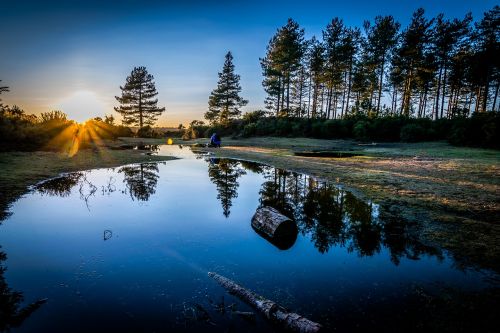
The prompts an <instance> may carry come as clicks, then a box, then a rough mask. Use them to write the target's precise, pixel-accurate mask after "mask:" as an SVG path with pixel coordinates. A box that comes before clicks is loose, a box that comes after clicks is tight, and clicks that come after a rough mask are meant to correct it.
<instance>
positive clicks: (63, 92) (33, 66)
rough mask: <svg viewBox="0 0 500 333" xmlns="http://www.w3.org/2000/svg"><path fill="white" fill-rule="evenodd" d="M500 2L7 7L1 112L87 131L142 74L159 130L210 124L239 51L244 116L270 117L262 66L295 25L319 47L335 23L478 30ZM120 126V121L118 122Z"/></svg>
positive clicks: (1, 19)
mask: <svg viewBox="0 0 500 333" xmlns="http://www.w3.org/2000/svg"><path fill="white" fill-rule="evenodd" d="M495 5H498V1H491V0H386V1H382V0H380V1H376V0H371V1H369V0H358V1H355V0H351V1H344V0H343V1H335V0H330V1H315V0H307V1H295V0H288V1H281V0H271V1H269V0H266V1H261V0H253V1H252V0H248V1H237V0H233V1H226V0H219V1H210V0H206V1H190V0H183V1H182V3H177V2H170V1H148V0H121V1H111V0H109V1H96V0H86V1H80V0H65V1H50V0H46V1H23V0H16V1H12V0H10V1H9V0H0V80H2V82H1V84H2V85H7V86H9V87H10V92H9V93H5V94H2V96H1V98H2V102H3V103H4V104H8V105H18V106H20V107H21V108H23V109H24V110H25V111H27V112H28V113H40V112H45V111H50V110H55V109H58V110H62V111H64V112H66V113H67V114H68V115H69V118H71V119H74V120H77V121H85V120H86V119H88V118H92V117H95V116H101V117H102V116H104V114H111V113H113V107H114V106H117V101H116V100H115V98H114V96H117V95H120V88H119V87H120V85H123V84H124V83H125V79H126V77H127V76H128V75H129V74H130V72H131V70H132V69H133V68H134V66H146V68H147V69H148V71H149V73H151V74H153V75H154V77H155V82H156V88H157V90H158V92H159V94H158V96H157V97H158V100H159V105H160V106H165V107H166V112H165V113H164V114H163V115H162V116H161V117H160V119H159V120H158V123H157V124H158V125H159V126H177V125H178V124H180V123H183V124H188V123H189V122H190V121H191V120H193V119H203V114H204V113H205V112H206V110H207V107H208V106H207V105H208V96H209V95H210V92H211V91H212V90H213V89H214V88H215V86H216V84H217V79H218V76H217V73H218V72H219V71H220V70H221V68H222V65H223V63H224V55H225V54H226V53H227V51H231V52H232V53H233V56H234V64H235V67H236V73H237V74H239V75H240V76H241V81H240V82H241V86H242V93H241V95H242V97H244V98H245V99H248V100H249V103H248V105H247V106H245V107H244V108H243V111H251V110H257V109H261V108H264V99H265V92H264V90H263V88H262V84H261V83H262V73H261V67H260V62H259V58H262V57H264V56H265V52H266V46H267V43H268V42H269V39H270V38H271V37H272V36H273V34H274V33H275V32H276V30H277V29H278V28H279V27H281V26H283V25H284V24H285V23H286V21H287V19H288V18H289V17H291V18H293V19H294V20H296V21H297V22H298V23H299V24H300V26H301V27H302V28H304V29H305V32H306V37H307V38H310V37H312V36H313V35H315V36H317V37H320V36H321V31H322V30H323V29H324V28H325V27H326V25H327V24H328V22H329V21H331V19H332V18H334V17H339V18H341V19H343V21H344V23H345V24H346V25H348V26H358V27H361V26H362V24H363V21H364V20H373V19H374V17H375V16H377V15H393V16H394V17H395V18H396V20H398V21H399V22H400V23H401V24H402V26H403V27H405V26H406V25H407V23H408V22H409V19H410V17H411V14H412V13H413V11H414V10H415V9H417V8H419V7H423V8H424V9H425V10H426V15H427V16H429V17H433V16H435V15H437V14H438V13H441V12H442V13H444V14H445V16H446V17H448V18H455V17H458V18H462V17H463V16H464V15H465V14H466V13H467V12H469V11H470V12H472V15H473V17H474V20H480V19H481V18H482V16H483V13H484V12H485V11H487V10H489V9H491V8H493V6H495ZM114 115H115V117H118V119H120V117H119V116H118V115H117V114H114Z"/></svg>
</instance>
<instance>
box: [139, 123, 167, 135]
mask: <svg viewBox="0 0 500 333" xmlns="http://www.w3.org/2000/svg"><path fill="white" fill-rule="evenodd" d="M137 136H138V137H139V138H161V137H163V135H162V134H161V133H159V132H157V131H155V130H154V129H153V128H152V127H151V126H149V125H146V126H143V127H141V128H139V130H138V131H137Z"/></svg>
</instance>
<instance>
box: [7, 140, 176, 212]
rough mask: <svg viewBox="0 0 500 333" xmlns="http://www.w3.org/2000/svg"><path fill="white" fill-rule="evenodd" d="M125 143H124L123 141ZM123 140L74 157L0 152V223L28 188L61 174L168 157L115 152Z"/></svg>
mask: <svg viewBox="0 0 500 333" xmlns="http://www.w3.org/2000/svg"><path fill="white" fill-rule="evenodd" d="M127 142H128V141H127ZM123 143H125V141H121V140H117V141H108V142H105V143H104V142H103V144H102V145H100V146H99V147H95V149H84V150H80V151H79V152H78V153H77V154H76V155H75V156H73V157H68V155H67V154H62V153H57V152H47V151H35V152H0V169H1V170H2V172H1V173H0V221H1V220H3V219H5V218H6V217H7V216H8V208H9V205H10V204H11V203H12V202H13V201H15V200H16V199H17V198H19V197H20V196H21V195H23V194H24V193H26V192H27V190H28V187H29V186H30V185H33V184H36V183H37V182H39V181H41V180H44V179H47V178H50V177H55V176H57V175H59V174H60V173H63V172H70V171H80V170H88V169H93V168H107V167H115V166H119V165H124V164H129V163H138V162H146V161H165V160H169V159H172V157H168V156H148V155H145V154H144V152H141V151H138V150H115V149H111V148H113V147H115V146H118V145H120V144H123Z"/></svg>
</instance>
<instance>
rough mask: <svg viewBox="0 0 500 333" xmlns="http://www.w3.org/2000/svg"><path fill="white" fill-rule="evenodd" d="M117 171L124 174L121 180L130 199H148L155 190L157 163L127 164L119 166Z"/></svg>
mask: <svg viewBox="0 0 500 333" xmlns="http://www.w3.org/2000/svg"><path fill="white" fill-rule="evenodd" d="M118 172H122V173H123V175H124V179H123V181H124V182H125V184H126V185H127V188H128V190H129V193H130V197H131V198H132V199H137V200H139V201H148V200H149V198H150V197H151V195H153V194H154V193H155V192H156V185H157V183H158V178H159V177H160V175H159V170H158V164H157V163H141V164H138V165H127V166H124V167H121V168H120V169H119V170H118Z"/></svg>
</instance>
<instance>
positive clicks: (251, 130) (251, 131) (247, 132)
mask: <svg viewBox="0 0 500 333" xmlns="http://www.w3.org/2000/svg"><path fill="white" fill-rule="evenodd" d="M256 132H257V124H256V123H250V124H247V125H245V127H243V132H242V133H241V135H243V136H244V137H249V136H252V135H255V133H256Z"/></svg>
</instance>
